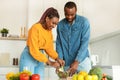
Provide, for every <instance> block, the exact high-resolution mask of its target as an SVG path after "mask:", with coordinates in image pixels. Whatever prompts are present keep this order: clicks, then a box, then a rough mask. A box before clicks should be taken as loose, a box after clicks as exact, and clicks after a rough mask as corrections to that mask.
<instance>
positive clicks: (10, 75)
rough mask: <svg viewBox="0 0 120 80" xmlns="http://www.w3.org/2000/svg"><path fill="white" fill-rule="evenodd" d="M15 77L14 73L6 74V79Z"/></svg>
mask: <svg viewBox="0 0 120 80" xmlns="http://www.w3.org/2000/svg"><path fill="white" fill-rule="evenodd" d="M14 75H15V73H14V72H9V73H7V74H6V78H7V80H9V79H10V77H12V76H14Z"/></svg>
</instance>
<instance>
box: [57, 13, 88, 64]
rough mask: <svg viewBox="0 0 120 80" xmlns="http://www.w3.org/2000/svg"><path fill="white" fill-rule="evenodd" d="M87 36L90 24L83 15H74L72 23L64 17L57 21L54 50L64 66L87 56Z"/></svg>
mask: <svg viewBox="0 0 120 80" xmlns="http://www.w3.org/2000/svg"><path fill="white" fill-rule="evenodd" d="M89 38H90V24H89V21H88V20H87V19H86V18H85V17H83V16H79V15H76V17H75V20H74V23H73V24H72V25H70V24H69V22H68V21H67V20H66V19H65V18H64V19H63V20H61V21H60V22H59V23H58V26H57V39H56V51H57V52H58V55H59V58H61V59H64V60H65V66H70V65H71V64H72V63H73V62H74V61H75V60H77V61H79V62H82V61H83V60H84V59H85V58H86V57H89V51H88V44H89Z"/></svg>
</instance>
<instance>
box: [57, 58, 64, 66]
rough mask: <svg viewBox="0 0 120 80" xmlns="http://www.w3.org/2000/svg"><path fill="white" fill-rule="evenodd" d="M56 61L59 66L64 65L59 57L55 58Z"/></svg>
mask: <svg viewBox="0 0 120 80" xmlns="http://www.w3.org/2000/svg"><path fill="white" fill-rule="evenodd" d="M56 61H57V62H58V63H59V64H60V66H64V65H65V61H64V60H62V59H60V58H57V59H56Z"/></svg>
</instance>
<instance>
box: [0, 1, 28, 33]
mask: <svg viewBox="0 0 120 80" xmlns="http://www.w3.org/2000/svg"><path fill="white" fill-rule="evenodd" d="M26 26H27V0H0V29H2V28H3V27H6V28H8V29H9V34H14V35H20V27H26Z"/></svg>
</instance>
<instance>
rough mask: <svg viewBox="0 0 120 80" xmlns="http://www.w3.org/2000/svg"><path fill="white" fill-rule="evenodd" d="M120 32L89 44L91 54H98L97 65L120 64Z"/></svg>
mask: <svg viewBox="0 0 120 80" xmlns="http://www.w3.org/2000/svg"><path fill="white" fill-rule="evenodd" d="M119 48H120V34H119V35H116V36H114V37H110V38H107V39H103V40H100V41H97V42H93V43H91V44H90V50H91V54H97V55H99V59H100V60H99V63H98V64H99V65H120V57H119V56H120V49H119Z"/></svg>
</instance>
